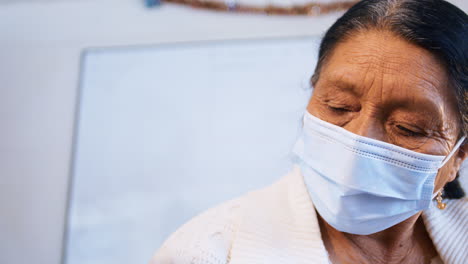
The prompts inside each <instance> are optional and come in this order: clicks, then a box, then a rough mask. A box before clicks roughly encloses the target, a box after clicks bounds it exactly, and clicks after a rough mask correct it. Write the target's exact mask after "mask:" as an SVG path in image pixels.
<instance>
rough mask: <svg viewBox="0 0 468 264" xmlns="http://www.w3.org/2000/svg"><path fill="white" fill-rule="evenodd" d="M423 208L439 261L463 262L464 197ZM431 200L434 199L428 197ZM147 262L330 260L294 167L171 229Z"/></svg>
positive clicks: (467, 255)
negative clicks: (444, 205) (269, 182)
mask: <svg viewBox="0 0 468 264" xmlns="http://www.w3.org/2000/svg"><path fill="white" fill-rule="evenodd" d="M446 202H447V208H446V209H445V210H439V209H437V208H436V207H435V206H434V205H433V206H431V208H429V209H427V210H425V211H423V213H422V218H423V220H424V224H425V226H426V229H427V232H428V233H429V236H430V238H431V239H432V242H433V244H434V245H435V248H436V250H437V252H438V253H439V256H440V258H441V259H442V261H443V263H445V264H463V263H468V199H467V198H466V197H465V198H463V199H459V200H447V201H446ZM434 203H435V202H434ZM150 263H151V264H228V263H229V264H247V263H255V264H257V263H258V264H261V263H268V264H283V263H284V264H286V263H288V264H290V263H294V264H301V263H304V264H306V263H307V264H311V263H330V262H329V259H328V254H327V251H326V249H325V246H324V244H323V241H322V238H321V234H320V228H319V224H318V221H317V215H316V212H315V209H314V206H313V204H312V201H311V199H310V196H309V194H308V191H307V189H306V187H305V184H304V181H303V177H302V174H301V172H300V169H299V167H297V166H295V167H294V168H293V169H292V170H291V172H290V173H288V174H287V175H286V176H284V177H283V178H281V179H280V180H279V181H277V182H276V183H274V184H272V185H270V186H268V187H266V188H264V189H260V190H257V191H254V192H251V193H248V194H246V195H244V196H242V197H240V198H237V199H234V200H231V201H228V202H225V203H224V204H222V205H220V206H217V207H215V208H212V209H209V210H208V211H206V212H204V213H202V214H200V215H198V216H197V217H195V218H193V219H192V220H190V221H189V222H187V223H186V224H185V225H183V226H182V227H181V228H179V229H178V230H177V231H176V232H174V233H173V234H172V235H171V236H170V237H169V238H168V239H167V240H166V242H165V243H164V244H163V245H162V247H161V248H160V249H159V250H158V251H157V252H156V254H155V255H154V257H153V259H152V260H151V262H150Z"/></svg>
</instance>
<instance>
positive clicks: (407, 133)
mask: <svg viewBox="0 0 468 264" xmlns="http://www.w3.org/2000/svg"><path fill="white" fill-rule="evenodd" d="M396 127H397V128H398V129H399V130H400V132H401V133H402V134H403V135H405V136H409V137H422V136H424V134H423V133H421V132H418V131H414V130H413V129H410V128H407V127H405V126H402V125H397V126H396Z"/></svg>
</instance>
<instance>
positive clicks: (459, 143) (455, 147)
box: [439, 136, 466, 169]
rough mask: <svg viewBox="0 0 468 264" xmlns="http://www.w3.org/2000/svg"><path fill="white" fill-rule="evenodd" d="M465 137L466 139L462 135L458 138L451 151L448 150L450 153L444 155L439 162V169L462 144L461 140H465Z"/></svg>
mask: <svg viewBox="0 0 468 264" xmlns="http://www.w3.org/2000/svg"><path fill="white" fill-rule="evenodd" d="M465 139H466V136H463V137H461V138H460V139H459V140H458V142H457V144H455V146H454V147H453V149H452V151H450V153H449V154H448V155H447V157H445V159H444V160H443V161H442V163H441V164H440V166H439V169H440V168H442V167H443V166H444V165H445V163H447V161H449V160H450V158H452V156H453V154H455V152H456V151H457V149H458V148H459V147H460V146H461V144H463V142H465Z"/></svg>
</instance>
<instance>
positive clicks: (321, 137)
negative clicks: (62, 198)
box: [152, 0, 468, 264]
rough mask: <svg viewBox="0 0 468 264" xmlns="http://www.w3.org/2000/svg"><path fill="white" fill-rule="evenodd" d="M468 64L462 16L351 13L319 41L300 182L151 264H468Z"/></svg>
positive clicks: (399, 1) (298, 155)
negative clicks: (467, 185) (462, 175)
mask: <svg viewBox="0 0 468 264" xmlns="http://www.w3.org/2000/svg"><path fill="white" fill-rule="evenodd" d="M467 65H468V17H467V15H466V14H465V13H464V12H463V11H461V10H459V9H458V8H456V7H455V6H453V5H451V4H449V3H447V2H445V1H443V0H366V1H361V2H359V3H357V4H356V5H354V6H353V7H352V8H351V9H350V10H349V11H348V12H346V13H345V14H344V15H343V16H342V17H341V18H340V19H338V20H337V21H336V22H335V24H334V25H333V26H332V27H331V28H330V29H329V30H328V31H327V33H326V34H325V36H324V38H323V40H322V42H321V46H320V51H319V62H318V64H317V67H316V69H315V73H314V75H313V76H312V79H311V84H312V86H313V87H314V90H313V95H312V97H311V98H310V102H309V104H308V106H307V110H306V111H305V115H304V118H303V129H302V132H301V135H300V136H299V138H298V140H297V143H296V144H295V146H294V148H293V152H294V154H295V162H296V165H295V166H294V168H293V169H292V171H291V172H290V173H289V174H288V175H286V176H285V177H284V178H282V179H281V180H280V181H278V182H277V183H275V184H273V185H271V186H269V187H267V188H265V189H262V190H259V191H256V192H252V193H249V194H247V195H245V196H244V197H241V198H238V199H235V200H232V201H229V202H227V203H225V204H223V205H221V206H219V207H217V208H214V209H211V210H209V211H207V212H205V213H203V214H201V215H200V216H198V217H196V218H195V219H193V220H191V221H190V222H189V223H187V224H185V225H184V226H183V227H182V228H180V229H179V230H178V231H176V232H175V233H174V234H173V235H172V236H171V237H170V238H169V239H168V240H167V241H166V242H165V244H164V245H163V246H162V248H161V249H160V250H159V251H158V252H157V253H156V255H155V256H154V258H153V261H152V263H155V264H169V263H177V264H178V263H204V264H209V263H210V264H211V263H216V264H218V263H233V264H234V263H268V264H275V263H372V264H378V263H412V264H414V263H446V264H461V263H468V231H467V229H468V200H467V199H466V198H463V196H464V193H463V190H462V189H461V187H460V185H459V183H458V179H457V178H458V171H459V169H460V166H461V164H462V162H463V160H464V159H465V158H466V157H467V151H468V144H463V143H464V140H465V134H466V133H467V131H468V70H467ZM443 199H445V200H443Z"/></svg>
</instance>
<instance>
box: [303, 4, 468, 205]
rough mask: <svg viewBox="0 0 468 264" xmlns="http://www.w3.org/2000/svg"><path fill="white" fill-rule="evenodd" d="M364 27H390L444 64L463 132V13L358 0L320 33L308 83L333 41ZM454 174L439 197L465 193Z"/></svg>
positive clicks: (466, 75)
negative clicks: (324, 31) (317, 50)
mask: <svg viewBox="0 0 468 264" xmlns="http://www.w3.org/2000/svg"><path fill="white" fill-rule="evenodd" d="M370 29H377V30H382V31H390V32H392V33H394V34H396V35H397V36H399V37H402V38H403V39H405V40H407V41H409V42H410V43H413V44H416V45H418V46H420V47H422V48H424V49H426V50H428V51H430V52H431V53H432V54H433V55H435V56H436V58H437V59H438V60H439V61H440V62H441V63H442V64H443V65H444V66H445V68H446V69H447V73H448V76H449V80H450V83H449V85H450V86H451V87H453V89H455V92H456V97H457V101H458V109H459V110H460V117H461V118H460V128H461V129H460V130H461V131H460V132H461V135H463V134H468V69H467V67H468V16H467V15H466V14H465V13H464V12H463V11H462V10H460V9H459V8H457V7H456V6H454V5H452V4H450V3H448V2H446V1H443V0H363V1H360V2H358V3H356V4H355V5H354V6H352V7H351V8H350V9H349V10H348V11H347V12H346V13H345V14H344V15H343V16H342V17H340V18H339V19H338V20H337V21H336V22H335V23H334V24H333V25H332V26H331V27H330V28H329V29H328V31H327V32H326V33H325V36H324V37H323V39H322V42H321V44H320V49H319V59H318V63H317V66H316V68H315V72H314V75H313V76H312V78H311V83H312V84H315V83H316V82H317V81H318V79H319V77H320V71H321V69H322V67H323V65H324V63H326V61H327V58H328V57H329V56H330V55H331V53H332V52H333V50H334V48H335V47H336V46H337V44H338V43H341V42H344V41H345V40H347V39H348V38H350V37H351V36H352V35H354V34H356V33H357V32H360V31H366V30H370ZM461 135H460V136H461ZM458 177H459V175H457V178H456V180H455V181H452V182H449V183H447V185H446V186H445V188H444V190H445V194H444V196H445V197H447V198H452V199H458V198H461V197H463V196H464V195H465V194H464V192H463V189H462V188H461V186H460V183H459V181H458Z"/></svg>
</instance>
